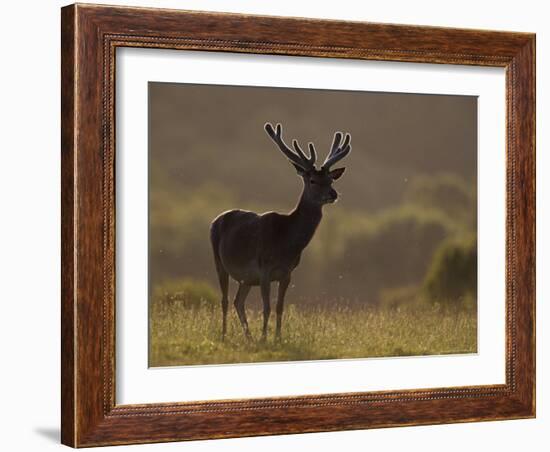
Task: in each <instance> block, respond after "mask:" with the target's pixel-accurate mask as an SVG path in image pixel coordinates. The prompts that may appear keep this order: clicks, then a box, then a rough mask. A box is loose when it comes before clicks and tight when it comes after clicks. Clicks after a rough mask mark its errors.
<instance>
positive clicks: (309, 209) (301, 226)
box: [289, 192, 323, 252]
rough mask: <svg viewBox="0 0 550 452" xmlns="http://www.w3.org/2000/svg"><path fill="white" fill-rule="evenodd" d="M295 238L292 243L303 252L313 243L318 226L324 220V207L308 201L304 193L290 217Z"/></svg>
mask: <svg viewBox="0 0 550 452" xmlns="http://www.w3.org/2000/svg"><path fill="white" fill-rule="evenodd" d="M289 218H290V221H291V226H292V232H293V238H294V240H292V243H293V244H294V245H295V246H296V247H297V248H298V249H299V251H300V252H301V251H302V250H303V249H304V248H305V247H306V246H307V245H308V244H309V242H310V241H311V239H312V238H313V235H314V234H315V231H316V230H317V226H319V223H320V222H321V219H322V218H323V207H322V205H321V204H318V203H315V202H312V201H311V200H308V199H307V198H306V196H305V195H304V193H303V192H302V196H301V197H300V201H299V202H298V204H297V205H296V207H295V208H294V210H293V211H292V212H291V213H290V215H289Z"/></svg>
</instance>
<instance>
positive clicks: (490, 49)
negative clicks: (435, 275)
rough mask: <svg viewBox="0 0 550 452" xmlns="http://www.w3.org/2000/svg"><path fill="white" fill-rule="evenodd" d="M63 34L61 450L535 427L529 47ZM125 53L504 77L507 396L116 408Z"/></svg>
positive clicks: (177, 14)
mask: <svg viewBox="0 0 550 452" xmlns="http://www.w3.org/2000/svg"><path fill="white" fill-rule="evenodd" d="M61 34H62V68H61V69H62V140H61V143H62V144H61V146H62V149H61V153H62V312H61V315H62V331H61V333H62V346H61V358H62V359H61V385H62V402H61V406H62V422H61V438H62V442H63V443H64V444H66V445H70V446H73V447H84V446H99V445H112V444H131V443H149V442H161V441H179V440H192V439H207V438H227V437H238V436H253V435H271V434H284V433H300V432H320V431H335V430H348V429H364V428H376V427H390V426H404V425H422V424H441V423H450V422H469V421H485V420H500V419H519V418H530V417H534V416H535V35H533V34H528V33H509V32H496V31H481V30H462V29H449V28H436V27H419V26H408V25H386V24H373V23H359V22H339V21H329V20H314V19H298V18H280V17H263V16H247V15H238V14H218V13H204V12H188V11H176V10H162V9H146V8H126V7H110V6H94V5H79V4H76V5H70V6H67V7H64V8H63V9H62V24H61ZM118 47H148V48H165V49H166V48H167V49H183V50H203V51H204V50H207V51H215V52H241V53H261V54H274V55H300V56H316V57H329V58H351V59H366V60H385V61H395V62H419V63H439V64H447V65H449V64H450V65H452V64H461V65H474V66H495V67H502V68H505V70H506V93H505V95H506V112H507V119H506V383H505V384H502V385H490V386H471V387H452V388H437V389H430V388H425V389H415V390H400V391H383V392H360V393H343V394H326V395H322V394H321V395H316V396H298V397H274V398H263V399H243V400H220V401H214V402H212V401H209V402H178V401H174V402H173V403H162V404H147V405H117V404H116V403H115V366H116V363H115V340H114V339H115V315H116V312H115V248H114V243H115V173H114V159H115V142H114V141H115V134H114V130H115V129H114V128H115V124H114V118H115V116H114V114H115V106H114V99H115V97H114V86H115V64H116V58H115V50H116V49H117V48H118ZM503 94H504V93H503ZM503 152H504V150H503Z"/></svg>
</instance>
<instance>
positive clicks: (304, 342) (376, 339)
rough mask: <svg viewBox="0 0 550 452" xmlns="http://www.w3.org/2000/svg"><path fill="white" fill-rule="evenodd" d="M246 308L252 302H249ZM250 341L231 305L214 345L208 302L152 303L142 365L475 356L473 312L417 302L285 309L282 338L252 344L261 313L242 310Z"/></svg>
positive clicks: (213, 314)
mask: <svg viewBox="0 0 550 452" xmlns="http://www.w3.org/2000/svg"><path fill="white" fill-rule="evenodd" d="M250 304H253V303H249V305H250ZM247 315H248V322H249V325H250V329H251V332H252V335H253V337H254V339H253V340H252V341H251V342H249V341H247V340H246V339H245V338H244V336H243V333H242V329H241V326H240V324H239V321H238V318H237V315H236V313H235V310H234V308H233V306H232V305H230V311H229V315H228V332H227V333H228V334H227V336H226V339H225V341H224V342H222V341H221V340H220V339H221V335H220V333H221V308H220V306H218V305H217V304H216V305H213V304H211V303H203V304H200V305H198V306H194V307H191V308H189V307H183V306H182V305H181V304H178V303H165V302H161V301H158V302H154V303H153V304H152V306H151V309H150V349H149V365H150V366H151V367H156V366H176V365H189V364H224V363H250V362H267V361H299V360H319V359H337V358H368V357H382V356H410V355H434V354H449V353H475V352H476V350H477V321H476V312H475V310H474V309H442V308H441V307H439V306H437V305H435V306H434V305H428V304H425V305H423V304H420V305H415V306H414V307H413V306H410V307H408V308H406V309H405V308H397V309H382V308H366V307H357V306H353V308H352V307H351V306H341V305H340V306H339V307H336V308H332V307H331V308H322V307H312V308H309V309H304V308H298V307H297V306H295V305H292V304H290V305H289V306H286V307H285V313H284V318H283V339H282V340H281V341H280V342H277V341H275V340H274V335H273V329H274V326H275V316H274V315H272V317H271V319H270V335H269V338H268V340H267V341H266V342H262V341H261V340H260V336H261V331H260V328H261V325H262V314H261V312H260V311H259V310H255V309H250V308H249V309H247Z"/></svg>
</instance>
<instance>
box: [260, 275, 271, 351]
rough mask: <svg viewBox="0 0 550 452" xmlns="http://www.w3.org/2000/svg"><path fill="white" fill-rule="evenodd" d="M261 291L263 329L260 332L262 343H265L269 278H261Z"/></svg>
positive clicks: (269, 305)
mask: <svg viewBox="0 0 550 452" xmlns="http://www.w3.org/2000/svg"><path fill="white" fill-rule="evenodd" d="M260 286H261V290H262V300H263V302H264V327H263V330H262V341H265V340H266V338H267V324H268V322H269V314H271V302H270V296H271V293H270V292H271V281H270V280H269V278H265V277H264V278H262V281H261V283H260Z"/></svg>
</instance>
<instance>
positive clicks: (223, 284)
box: [217, 265, 229, 341]
mask: <svg viewBox="0 0 550 452" xmlns="http://www.w3.org/2000/svg"><path fill="white" fill-rule="evenodd" d="M217 270H218V279H219V281H220V288H221V290H222V315H223V320H222V341H223V340H224V339H225V334H226V333H227V306H228V305H229V298H228V288H229V275H228V274H227V272H226V271H225V269H224V268H223V267H222V266H221V265H220V266H219V267H217Z"/></svg>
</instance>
